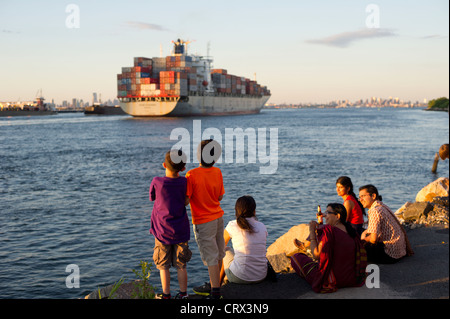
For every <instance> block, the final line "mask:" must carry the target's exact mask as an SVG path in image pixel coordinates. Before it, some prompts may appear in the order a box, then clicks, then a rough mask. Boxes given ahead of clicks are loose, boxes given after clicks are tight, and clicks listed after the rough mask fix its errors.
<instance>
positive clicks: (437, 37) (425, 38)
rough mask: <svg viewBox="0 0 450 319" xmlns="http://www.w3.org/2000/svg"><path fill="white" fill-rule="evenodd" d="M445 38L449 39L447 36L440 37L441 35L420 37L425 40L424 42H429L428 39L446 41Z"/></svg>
mask: <svg viewBox="0 0 450 319" xmlns="http://www.w3.org/2000/svg"><path fill="white" fill-rule="evenodd" d="M445 38H447V36H444V35H440V34H431V35H426V36H424V37H420V39H424V40H427V39H445Z"/></svg>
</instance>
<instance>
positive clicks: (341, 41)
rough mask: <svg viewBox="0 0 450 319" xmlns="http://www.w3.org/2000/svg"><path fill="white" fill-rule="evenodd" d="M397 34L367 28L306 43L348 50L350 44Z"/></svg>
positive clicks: (390, 31) (380, 29)
mask: <svg viewBox="0 0 450 319" xmlns="http://www.w3.org/2000/svg"><path fill="white" fill-rule="evenodd" d="M393 36H397V34H396V33H395V32H394V31H393V30H391V29H383V28H371V29H369V28H367V29H361V30H358V31H352V32H343V33H339V34H335V35H332V36H329V37H326V38H322V39H311V40H307V41H306V42H307V43H312V44H323V45H328V46H332V47H337V48H348V47H349V46H350V45H351V44H352V43H354V42H357V41H361V40H365V39H374V38H385V37H393Z"/></svg>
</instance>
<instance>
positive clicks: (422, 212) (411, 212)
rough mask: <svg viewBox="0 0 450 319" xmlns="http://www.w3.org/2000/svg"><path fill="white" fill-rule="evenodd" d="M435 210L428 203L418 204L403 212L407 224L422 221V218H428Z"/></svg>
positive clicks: (409, 206)
mask: <svg viewBox="0 0 450 319" xmlns="http://www.w3.org/2000/svg"><path fill="white" fill-rule="evenodd" d="M432 210H433V205H431V204H430V203H428V202H416V203H413V204H411V205H408V207H406V208H405V210H404V211H403V214H402V215H403V219H404V220H405V221H406V222H411V221H415V220H418V219H420V218H421V217H422V216H425V217H426V216H428V213H429V212H431V211H432Z"/></svg>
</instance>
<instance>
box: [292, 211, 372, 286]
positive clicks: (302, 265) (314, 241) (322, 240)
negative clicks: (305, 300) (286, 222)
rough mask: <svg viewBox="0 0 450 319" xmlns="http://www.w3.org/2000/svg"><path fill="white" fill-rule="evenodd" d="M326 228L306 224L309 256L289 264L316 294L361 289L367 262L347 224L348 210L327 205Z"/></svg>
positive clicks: (293, 258) (358, 241) (298, 258)
mask: <svg viewBox="0 0 450 319" xmlns="http://www.w3.org/2000/svg"><path fill="white" fill-rule="evenodd" d="M324 215H325V220H326V225H325V226H323V227H321V228H320V229H319V228H318V226H319V225H318V224H317V222H316V221H311V222H310V223H309V231H310V235H309V236H310V239H311V245H310V247H311V253H312V254H313V256H314V258H315V259H317V260H318V262H316V261H314V260H312V259H311V258H310V257H309V256H307V255H305V254H303V253H298V254H295V255H294V256H292V257H291V264H292V267H293V268H294V270H295V271H296V272H297V274H298V275H300V277H303V278H305V279H306V281H307V282H308V283H309V284H310V285H311V287H312V289H313V290H314V291H315V292H317V293H329V292H335V291H336V290H337V289H338V288H342V287H360V286H362V285H363V284H364V281H365V278H366V266H367V259H366V254H365V250H364V248H363V246H362V243H361V240H360V239H359V236H358V235H357V233H356V231H355V230H354V229H353V227H352V226H351V225H350V223H348V222H347V221H346V220H347V210H346V209H345V207H344V205H342V204H338V203H332V204H328V207H327V210H326V212H324Z"/></svg>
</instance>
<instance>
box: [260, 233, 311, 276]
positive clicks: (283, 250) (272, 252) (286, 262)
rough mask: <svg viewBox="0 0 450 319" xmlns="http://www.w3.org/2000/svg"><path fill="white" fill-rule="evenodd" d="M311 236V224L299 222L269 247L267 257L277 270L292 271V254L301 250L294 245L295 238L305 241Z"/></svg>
mask: <svg viewBox="0 0 450 319" xmlns="http://www.w3.org/2000/svg"><path fill="white" fill-rule="evenodd" d="M308 236H309V225H308V224H299V225H297V226H294V227H292V228H291V229H289V231H288V232H287V233H285V234H284V235H282V236H281V237H279V238H278V239H277V240H276V241H275V242H274V243H273V244H272V245H270V246H269V248H268V249H267V259H268V260H269V261H270V263H271V265H272V267H273V269H274V270H275V272H292V271H293V269H292V266H291V260H290V258H289V257H290V256H292V255H294V254H296V253H298V252H300V250H299V249H298V248H297V247H296V246H295V245H294V239H295V238H297V239H298V240H300V241H303V242H304V241H305V240H306V238H308Z"/></svg>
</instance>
